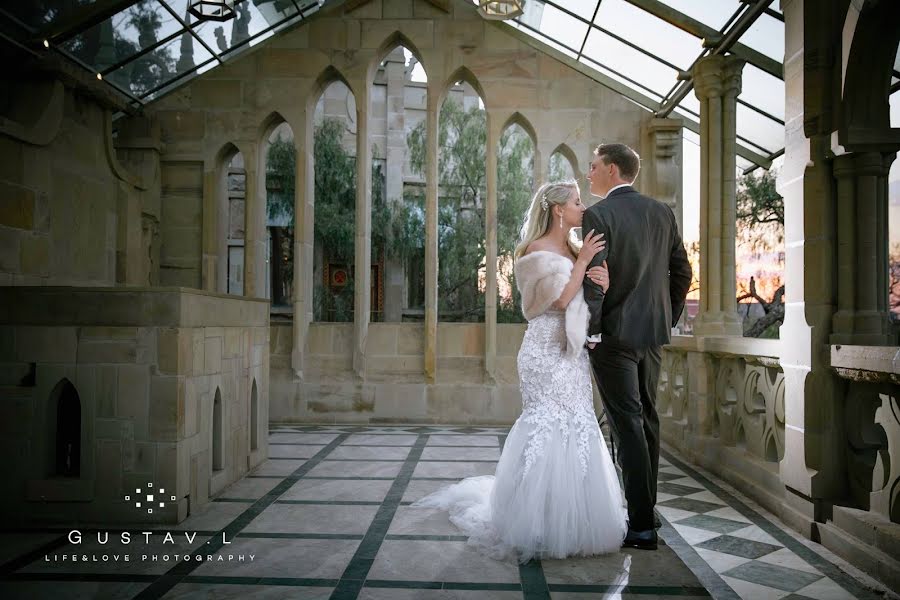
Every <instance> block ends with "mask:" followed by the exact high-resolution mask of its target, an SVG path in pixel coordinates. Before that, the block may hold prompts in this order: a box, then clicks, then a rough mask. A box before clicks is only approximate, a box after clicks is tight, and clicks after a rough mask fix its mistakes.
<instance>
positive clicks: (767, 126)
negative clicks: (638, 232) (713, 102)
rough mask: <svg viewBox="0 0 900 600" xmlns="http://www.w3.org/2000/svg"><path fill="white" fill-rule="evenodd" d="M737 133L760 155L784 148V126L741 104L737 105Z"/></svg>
mask: <svg viewBox="0 0 900 600" xmlns="http://www.w3.org/2000/svg"><path fill="white" fill-rule="evenodd" d="M737 133H738V135H739V136H741V137H742V138H744V139H746V140H748V141H749V142H751V143H753V144H754V145H756V146H758V147H759V148H760V151H761V153H762V154H771V153H772V152H774V151H775V150H778V149H779V148H784V126H783V125H779V124H778V123H776V122H775V121H773V120H772V119H769V118H767V117H764V116H763V115H761V114H759V113H758V112H756V111H755V110H753V109H751V108H748V107H746V106H743V105H741V104H738V105H737Z"/></svg>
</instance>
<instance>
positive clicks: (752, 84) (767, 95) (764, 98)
mask: <svg viewBox="0 0 900 600" xmlns="http://www.w3.org/2000/svg"><path fill="white" fill-rule="evenodd" d="M741 79H742V82H741V94H740V99H741V100H743V101H744V102H747V103H748V104H752V105H753V106H755V107H757V108H759V109H762V110H764V111H766V112H767V113H769V114H770V115H772V116H774V117H778V118H779V119H781V120H782V121H784V82H783V81H782V80H780V79H778V78H777V77H773V76H771V75H769V74H768V73H766V72H765V71H763V70H762V69H757V68H756V67H754V66H753V65H751V64H750V63H747V64H746V65H744V71H743V74H742V77H741Z"/></svg>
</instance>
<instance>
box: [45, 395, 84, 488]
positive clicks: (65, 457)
mask: <svg viewBox="0 0 900 600" xmlns="http://www.w3.org/2000/svg"><path fill="white" fill-rule="evenodd" d="M50 402H51V410H53V411H54V412H55V417H56V418H55V419H51V425H52V426H53V436H52V438H51V439H52V441H53V448H54V451H53V457H54V458H53V461H54V462H53V475H54V476H56V477H80V476H81V399H80V398H79V397H78V392H77V391H76V390H75V386H74V385H72V382H70V381H69V380H68V379H63V380H62V381H60V382H59V383H58V384H57V385H56V387H55V388H54V390H53V394H52V395H51V400H50Z"/></svg>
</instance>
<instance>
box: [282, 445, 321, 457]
mask: <svg viewBox="0 0 900 600" xmlns="http://www.w3.org/2000/svg"><path fill="white" fill-rule="evenodd" d="M324 447H325V446H289V445H282V444H270V445H269V458H312V457H313V456H315V455H316V452H318V451H319V450H321V449H322V448H324Z"/></svg>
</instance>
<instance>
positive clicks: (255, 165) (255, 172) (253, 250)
mask: <svg viewBox="0 0 900 600" xmlns="http://www.w3.org/2000/svg"><path fill="white" fill-rule="evenodd" d="M241 152H243V154H244V169H245V172H246V177H247V179H246V183H245V186H244V189H245V192H244V194H245V195H244V296H247V297H248V298H266V297H267V296H268V294H267V293H266V291H267V290H266V289H265V281H266V183H265V157H264V156H262V154H263V153H262V152H260V148H258V147H257V142H256V141H254V142H252V143H245V144H242V145H241Z"/></svg>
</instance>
